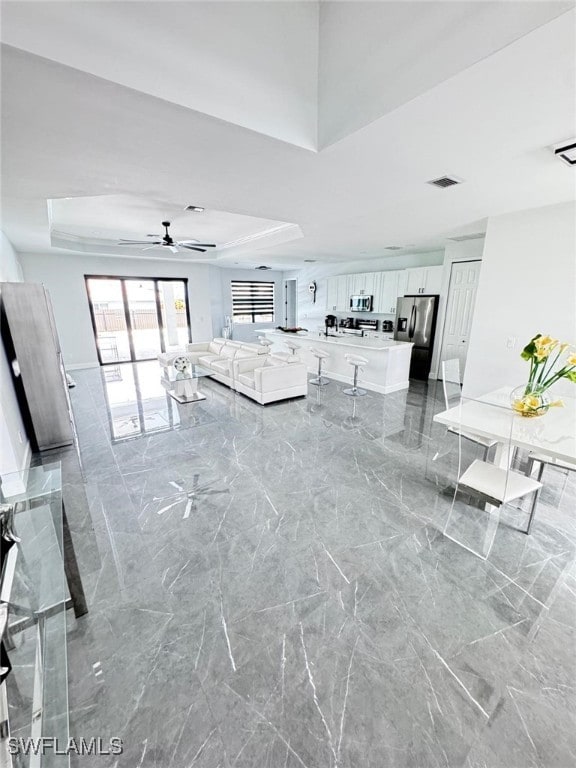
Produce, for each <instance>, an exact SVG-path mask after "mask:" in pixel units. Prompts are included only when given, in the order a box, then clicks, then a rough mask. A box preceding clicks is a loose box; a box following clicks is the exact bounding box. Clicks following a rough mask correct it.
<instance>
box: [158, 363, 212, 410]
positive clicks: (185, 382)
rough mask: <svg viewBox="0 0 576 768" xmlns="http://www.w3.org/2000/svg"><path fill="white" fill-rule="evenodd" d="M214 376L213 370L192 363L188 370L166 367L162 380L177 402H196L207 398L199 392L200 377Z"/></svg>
mask: <svg viewBox="0 0 576 768" xmlns="http://www.w3.org/2000/svg"><path fill="white" fill-rule="evenodd" d="M204 376H212V371H209V370H208V369H207V368H202V366H200V365H195V364H192V365H191V366H190V367H189V368H187V369H186V371H180V372H178V371H176V370H174V368H172V367H170V368H164V371H163V374H162V378H161V379H160V382H161V384H162V386H163V387H164V389H166V390H167V391H168V394H169V395H170V397H173V398H174V400H176V402H177V403H195V402H197V401H198V400H206V395H203V394H202V393H201V392H198V379H201V378H202V377H204Z"/></svg>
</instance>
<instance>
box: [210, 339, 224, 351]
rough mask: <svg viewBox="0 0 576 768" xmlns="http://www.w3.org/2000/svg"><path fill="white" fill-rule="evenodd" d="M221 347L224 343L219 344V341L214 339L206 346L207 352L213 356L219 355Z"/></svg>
mask: <svg viewBox="0 0 576 768" xmlns="http://www.w3.org/2000/svg"><path fill="white" fill-rule="evenodd" d="M223 346H224V343H220V341H217V340H216V339H214V341H211V342H210V344H208V352H210V353H211V354H213V355H219V354H220V350H221V349H222V347H223Z"/></svg>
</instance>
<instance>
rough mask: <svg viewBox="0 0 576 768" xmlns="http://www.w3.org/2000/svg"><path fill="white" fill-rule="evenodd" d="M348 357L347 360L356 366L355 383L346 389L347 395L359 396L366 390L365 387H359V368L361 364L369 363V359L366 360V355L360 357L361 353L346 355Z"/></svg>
mask: <svg viewBox="0 0 576 768" xmlns="http://www.w3.org/2000/svg"><path fill="white" fill-rule="evenodd" d="M344 357H345V358H346V361H347V362H348V363H350V365H353V366H354V383H353V384H352V386H351V387H349V388H348V389H345V390H344V394H345V395H351V396H352V397H359V396H360V395H365V394H366V390H365V389H359V387H358V368H359V367H360V366H361V365H368V360H366V358H365V357H360V355H344Z"/></svg>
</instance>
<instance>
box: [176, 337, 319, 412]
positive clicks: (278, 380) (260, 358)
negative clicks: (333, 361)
mask: <svg viewBox="0 0 576 768" xmlns="http://www.w3.org/2000/svg"><path fill="white" fill-rule="evenodd" d="M185 354H186V357H188V358H190V360H191V361H192V362H193V363H197V364H198V365H201V366H202V367H203V368H206V369H207V370H210V371H212V378H214V379H216V381H219V382H220V383H221V384H226V385H227V386H228V387H231V388H232V389H235V390H236V391H238V392H241V393H242V394H243V395H246V396H247V397H250V398H252V400H256V401H257V402H258V403H261V404H262V405H265V404H266V403H273V402H275V401H277V400H285V399H287V398H290V397H302V396H304V395H306V394H307V392H308V376H307V372H306V366H305V365H304V364H303V363H302V362H301V361H300V360H299V359H298V358H294V357H292V360H287V359H282V358H280V357H277V356H276V355H271V354H270V352H269V348H268V347H266V346H263V345H261V344H249V343H242V342H239V341H232V340H230V339H222V338H217V339H213V340H212V341H210V342H195V343H192V344H187V345H186V353H185Z"/></svg>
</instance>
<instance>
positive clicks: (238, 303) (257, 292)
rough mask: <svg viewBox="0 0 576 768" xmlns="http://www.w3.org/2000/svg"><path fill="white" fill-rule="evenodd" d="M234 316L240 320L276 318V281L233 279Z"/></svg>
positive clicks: (252, 320) (263, 320) (254, 320)
mask: <svg viewBox="0 0 576 768" xmlns="http://www.w3.org/2000/svg"><path fill="white" fill-rule="evenodd" d="M231 285H232V316H233V317H234V318H236V319H237V320H238V321H239V322H252V323H254V322H258V320H260V321H262V322H266V321H267V320H274V283H273V282H261V281H258V280H232V281H231Z"/></svg>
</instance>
